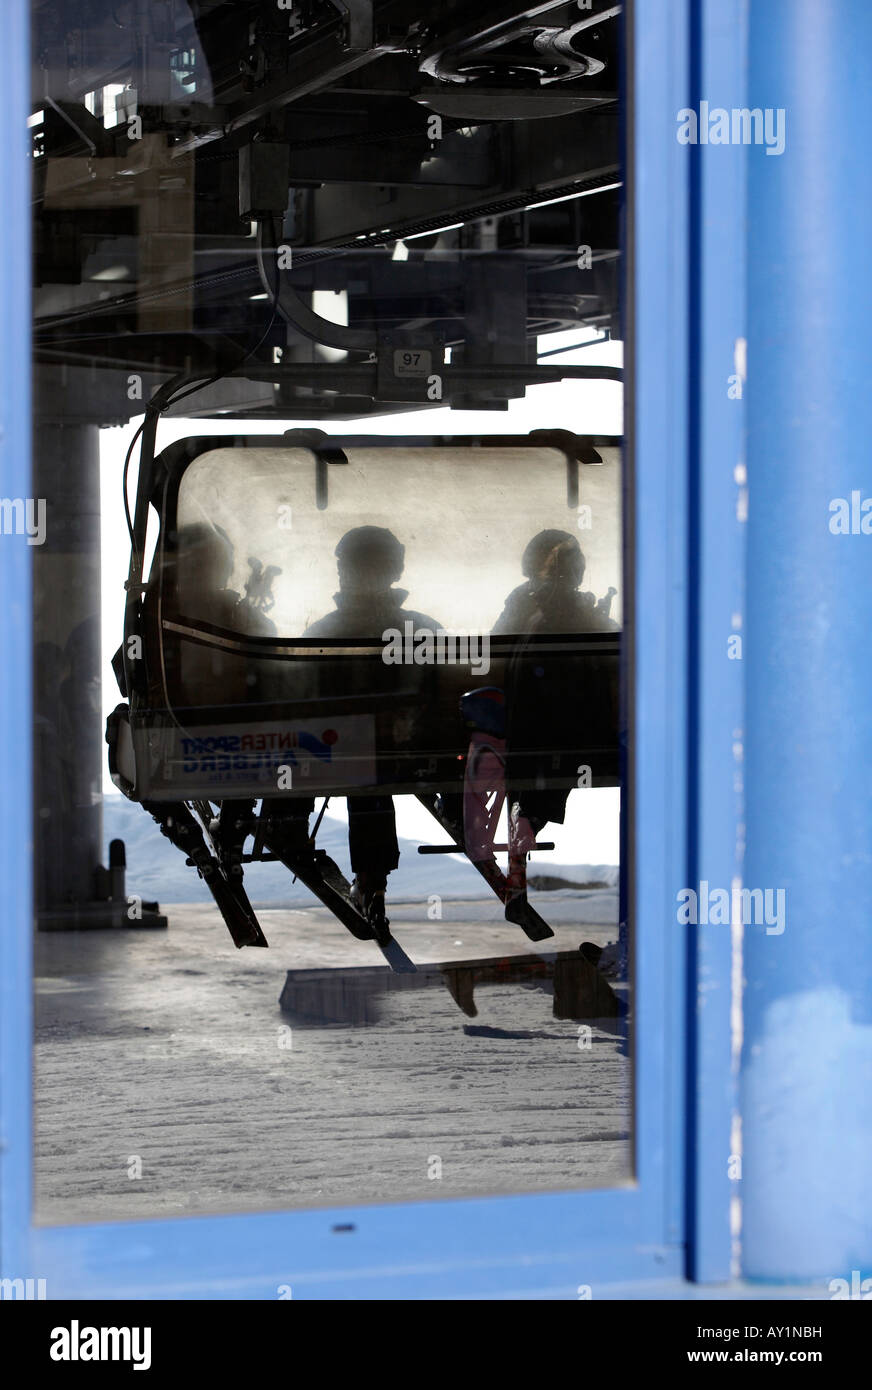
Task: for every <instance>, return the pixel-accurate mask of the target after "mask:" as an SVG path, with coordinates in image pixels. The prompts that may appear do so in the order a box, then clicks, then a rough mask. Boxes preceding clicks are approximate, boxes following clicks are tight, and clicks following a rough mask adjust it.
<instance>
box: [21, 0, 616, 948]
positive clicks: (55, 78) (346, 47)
mask: <svg viewBox="0 0 872 1390" xmlns="http://www.w3.org/2000/svg"><path fill="white" fill-rule="evenodd" d="M618 15H619V7H618V6H615V5H608V4H606V3H604V0H592V4H591V6H590V8H587V7H586V6H585V7H582V6H580V5H578V4H576V3H575V2H574V0H572V3H570V0H545V3H539V4H536V5H523V4H521V3H518V2H517V0H502V3H500V4H471V3H468V0H444V3H441V4H440V5H439V6H438V7H434V6H432V5H427V4H425V3H423V0H287V3H284V2H283V0H234V3H227V0H34V4H33V42H32V60H33V113H34V114H33V118H32V134H33V151H32V153H33V176H34V185H33V196H34V217H35V228H34V282H35V300H34V310H35V328H34V345H35V359H36V361H35V394H36V401H35V407H36V427H35V463H34V467H35V478H36V481H35V485H34V486H35V494H36V495H37V496H42V497H45V498H46V499H47V501H48V502H49V507H50V510H51V511H52V512H53V515H55V516H64V517H66V518H68V522H67V524H66V526H65V529H63V530H61V529H60V528H56V529H55V530H54V532H53V535H52V540H51V543H50V544H48V543H47V544H46V545H45V546H44V547H41V548H39V549H37V551H36V552H35V596H36V610H37V617H36V623H37V642H38V648H37V659H38V660H39V661H41V662H42V663H43V666H44V671H43V672H41V674H40V677H39V678H38V680H37V687H38V690H39V695H38V701H39V704H38V709H37V717H38V722H37V729H38V741H37V749H36V759H37V783H36V785H37V794H36V807H35V815H36V836H37V843H38V844H39V846H40V860H41V862H42V863H44V864H48V863H51V864H53V865H54V866H55V867H54V870H53V872H52V874H46V875H44V876H43V875H41V876H40V877H41V882H42V884H43V887H42V888H41V898H40V911H41V914H42V918H43V920H44V923H45V924H47V925H48V924H58V923H59V922H63V921H64V920H65V917H66V918H70V919H71V920H75V921H76V922H78V923H79V924H80V925H81V924H87V922H88V921H89V920H93V921H105V920H109V919H111V920H115V919H116V918H117V916H118V912H119V911H120V910H121V909H122V908H123V903H121V904H119V903H117V902H116V903H115V904H114V905H110V906H108V907H107V906H106V904H107V902H109V901H110V890H109V888H108V887H107V884H108V881H109V876H108V875H107V874H106V873H105V871H103V872H102V873H101V874H100V873H98V874H96V878H95V871H96V869H97V866H98V865H99V861H100V858H101V849H102V847H101V838H102V836H101V824H100V791H99V789H100V767H101V761H102V748H101V746H100V737H99V734H98V730H99V728H100V724H99V707H100V664H99V636H98V634H99V621H98V616H97V615H98V614H99V546H100V533H99V489H98V468H97V465H98V448H97V445H98V435H97V429H96V427H97V426H106V425H112V424H115V425H117V424H122V423H125V422H126V421H127V420H128V419H130V418H132V417H135V416H138V415H141V414H142V412H143V410H144V409H145V406H146V404H147V403H148V401H149V400H150V399H151V397H152V396H153V394H154V393H155V392H156V391H158V390H159V388H163V395H162V398H161V399H162V401H163V402H168V404H167V407H166V413H167V414H169V415H172V414H174V413H177V414H183V415H203V416H209V415H212V416H214V415H222V416H227V417H231V418H258V417H260V418H277V419H294V420H300V421H305V420H307V419H311V420H323V419H325V418H328V417H329V418H334V419H356V418H361V417H364V416H366V415H368V414H376V413H377V414H384V413H385V412H387V411H410V410H421V409H426V408H434V407H437V406H443V407H444V406H446V405H449V406H452V407H454V408H457V409H471V408H472V409H479V410H480V409H487V410H497V411H501V410H505V409H506V408H507V405H508V402H509V400H511V399H513V398H517V397H519V396H523V394H524V391H525V388H526V386H527V385H529V384H532V383H536V382H542V381H553V380H558V379H560V377H561V376H564V375H569V374H571V369H566V368H562V367H561V366H560V358H559V356H558V357H557V358H554V357H551V358H548V359H547V360H546V361H543V362H542V364H541V365H540V364H539V363H538V361H537V352H536V341H537V338H538V337H539V336H541V335H543V334H546V333H548V332H555V331H558V330H565V329H569V328H572V329H577V328H578V329H582V330H585V331H589V330H595V331H597V332H611V331H612V330H613V329H617V327H618V313H619V281H618V244H619V240H618V236H619V231H618V199H617V191H616V190H617V187H618V185H619V182H620V177H621V175H620V156H619V132H618V107H617V82H618V72H617V51H618V50H617V26H618ZM582 194H583V195H587V196H577V195H582ZM324 292H332V293H333V295H334V296H336V299H335V301H333V302H336V303H340V304H341V306H342V310H341V313H340V317H341V318H342V319H343V322H341V323H337V322H333V321H332V320H329V319H327V318H326V317H325V316H324V313H323V312H322V309H321V304H322V296H323V293H324ZM581 336H584V331H583V332H582V334H581ZM408 351H411V352H414V353H415V354H416V355H418V356H419V357H420V359H421V361H422V362H423V363H424V368H423V369H422V370H420V371H418V372H416V373H414V374H412V375H408V374H406V373H405V372H404V371H403V370H402V360H403V354H404V352H408ZM587 370H588V372H589V371H590V369H587ZM246 371H248V373H249V374H248V375H246ZM576 373H577V374H578V375H582V374H583V370H582V369H576ZM602 375H606V373H605V372H603V373H602ZM182 379H184V381H187V382H190V383H200V389H199V390H198V391H197V392H196V394H192V395H191V396H190V399H185V400H184V401H182V400H178V401H176V402H175V403H173V402H174V396H173V394H172V387H170V386H169V385H168V383H170V382H173V381H176V380H180V381H181V380H182ZM179 395H180V392H179ZM119 483H120V480H119ZM60 576H64V581H63V583H61V584H59V577H60ZM70 594H72V598H70ZM119 616H120V614H119ZM43 676H44V677H45V678H43ZM71 712H72V714H71ZM71 717H72V718H73V719H74V721H75V725H74V727H71V725H70V720H71ZM65 730H66V732H65ZM64 738H66V739H67V740H70V739H72V738H75V740H76V756H75V758H72V757H70V758H69V759H68V760H67V761H68V764H69V766H68V775H67V779H66V782H65V784H64V785H63V786H60V785H58V773H57V767H58V765H59V764H58V748H59V747H61V753H62V746H61V745H62V744H63V740H64ZM116 878H117V875H116ZM107 914H108V916H107Z"/></svg>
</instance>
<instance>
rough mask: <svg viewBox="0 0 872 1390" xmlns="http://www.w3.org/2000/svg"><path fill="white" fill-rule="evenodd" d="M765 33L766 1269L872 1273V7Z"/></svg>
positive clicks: (760, 417)
mask: <svg viewBox="0 0 872 1390" xmlns="http://www.w3.org/2000/svg"><path fill="white" fill-rule="evenodd" d="M750 55H751V66H750V92H749V95H750V101H749V105H750V106H751V107H758V106H759V107H761V108H763V109H764V110H765V109H766V108H771V109H772V110H773V111H774V112H776V113H777V111H778V109H779V108H780V109H782V110H783V111H784V114H785V121H786V147H785V149H784V152H783V153H782V154H774V153H773V154H767V153H766V151H765V149H764V148H763V147H759V148H757V147H755V148H752V149H751V150H750V151H749V153H750V173H749V228H748V255H749V309H750V313H749V388H748V462H749V487H750V514H749V534H748V543H749V557H748V575H749V598H748V621H747V642H746V646H745V664H746V680H747V704H748V737H747V751H746V765H747V772H746V795H747V806H748V815H747V826H748V855H747V871H746V875H745V882H746V885H747V886H748V887H751V888H758V887H759V888H764V889H766V888H768V889H772V890H778V889H784V890H785V891H786V922H785V925H784V930H783V932H781V933H779V931H778V927H779V922H778V921H776V922H774V923H771V924H769V925H768V926H767V925H764V926H750V927H748V928H747V929H746V936H745V975H746V981H747V983H746V996H745V997H746V1014H745V1053H744V1062H743V1135H744V1148H745V1159H744V1194H743V1203H744V1236H743V1242H744V1270H745V1273H746V1274H747V1275H748V1276H750V1277H752V1278H764V1279H778V1278H791V1279H806V1280H828V1279H831V1278H835V1277H838V1276H842V1277H844V1276H846V1275H847V1276H850V1273H851V1271H852V1270H857V1271H860V1272H862V1274H863V1276H864V1277H870V1276H872V1175H870V1164H872V1008H870V1005H872V790H870V788H872V714H870V695H872V534H870V531H872V500H870V499H872V455H870V440H872V386H870V382H872V254H870V236H869V208H870V206H872V162H870V160H869V151H868V141H869V91H870V89H872V7H870V5H869V3H868V0H828V3H827V4H824V5H822V4H820V3H818V0H767V3H766V4H755V5H752V6H751V28H750ZM775 119H777V117H773V126H772V128H773V129H774V128H775V126H774V121H775ZM776 148H777V146H776ZM840 498H841V499H843V501H844V508H842V507H841V506H840V505H839V503H838V502H837V499H840ZM864 502H865V506H866V511H865V512H863V511H862V510H861V508H862V507H863V505H864ZM843 512H844V513H845V514H846V518H847V520H846V527H847V529H846V530H845V531H843V532H839V531H838V530H837V527H838V526H839V524H844V523H840V518H841V517H842V514H843ZM852 512H853V515H852ZM864 526H865V533H864V530H863V527H864ZM858 532H859V533H858ZM775 906H776V912H777V904H776V905H775ZM770 915H772V916H775V915H776V913H775V912H773V913H772V914H770Z"/></svg>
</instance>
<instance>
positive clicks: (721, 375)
mask: <svg viewBox="0 0 872 1390" xmlns="http://www.w3.org/2000/svg"><path fill="white" fill-rule="evenodd" d="M694 16H695V24H694V26H693V28H692V31H691V38H692V42H693V49H694V64H693V72H692V106H693V107H694V108H695V109H697V110H698V109H699V103H701V102H703V101H706V102H708V103H709V107H710V108H712V109H715V108H726V109H728V110H731V109H732V108H733V107H741V106H743V105H744V99H745V81H746V75H747V74H746V51H747V50H746V44H747V21H748V5H747V0H702V3H701V4H700V5H699V7H698V8H697V9H696V10H695V11H694ZM697 26H698V27H697ZM686 153H687V158H688V165H689V169H690V170H691V171H692V182H691V229H692V230H691V244H692V262H691V267H690V269H691V284H692V296H691V310H690V318H691V333H692V352H691V356H692V360H693V362H694V365H695V375H694V390H693V393H692V396H691V402H690V412H691V437H692V441H693V451H694V454H693V459H692V464H691V473H692V487H691V496H692V503H691V508H692V510H691V529H692V536H693V542H692V549H693V558H692V572H693V574H694V576H695V582H694V583H693V584H692V585H691V588H690V609H691V611H690V623H691V659H690V670H691V676H690V710H691V717H690V721H689V724H690V728H689V732H690V746H689V753H688V756H689V759H690V764H691V768H692V769H693V781H692V793H691V806H690V816H689V838H690V855H689V858H690V862H691V870H692V877H691V883H692V884H693V885H694V886H695V888H696V889H697V890H699V889H700V885H701V884H702V883H703V882H705V883H707V884H709V885H710V886H711V887H712V888H715V887H717V888H720V889H722V890H726V891H728V892H729V890H730V888H731V886H732V884H733V881H734V879H735V878H736V877H737V875H738V874H739V873H740V871H741V866H740V855H741V846H740V841H741V834H740V830H739V826H740V822H741V819H742V812H741V787H740V785H739V783H738V773H739V771H740V769H739V768H738V767H737V762H736V758H737V750H738V749H740V748H741V739H742V723H743V717H744V716H743V696H744V690H743V680H742V662H741V660H737V659H735V655H736V653H735V639H736V637H737V636H738V637H739V638H740V639H741V633H740V632H738V630H737V624H740V623H741V613H742V606H743V575H744V545H745V535H744V532H745V523H744V520H743V517H744V509H743V501H744V453H743V450H744V400H743V387H742V376H743V373H744V353H743V346H744V344H743V339H744V336H745V331H746V329H745V324H746V317H745V313H746V311H745V296H744V233H745V222H744V218H745V180H746V167H747V150H746V149H745V147H744V146H742V145H708V144H707V145H691V146H688V147H687V148H686ZM700 891H701V890H700ZM684 930H685V931H686V932H688V933H689V936H688V956H689V985H688V1039H689V1066H688V1103H687V1138H688V1147H689V1165H688V1167H689V1181H688V1185H687V1221H688V1274H689V1275H690V1277H691V1278H693V1279H696V1280H698V1281H701V1282H702V1281H715V1280H726V1279H728V1278H729V1277H730V1273H731V1270H732V1267H733V1249H732V1232H731V1223H730V1216H731V1207H732V1198H733V1197H734V1195H735V1194H736V1193H737V1191H738V1183H737V1178H738V1176H739V1169H738V1164H739V1162H740V1159H739V1156H738V1154H736V1153H735V1152H734V1148H735V1147H736V1145H735V1140H734V1135H733V1124H732V1121H733V1117H734V1110H735V1105H736V1098H735V1089H736V1087H735V1081H736V1076H735V1073H736V1070H737V1067H736V1063H737V1060H738V1059H737V1057H735V1056H734V1051H733V1037H732V1027H731V1024H732V1003H733V1000H732V989H731V984H732V974H733V972H732V939H731V931H730V927H729V926H727V925H723V924H715V923H710V922H708V921H700V922H698V923H697V924H695V925H691V926H687V927H685V928H684Z"/></svg>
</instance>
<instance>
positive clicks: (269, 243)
mask: <svg viewBox="0 0 872 1390" xmlns="http://www.w3.org/2000/svg"><path fill="white" fill-rule="evenodd" d="M279 230H280V227H279V219H278V218H276V217H264V218H261V219H260V221H259V222H258V227H257V268H258V271H259V273H260V279H261V284H262V285H263V287H264V289H265V290H266V292H267V294H268V295H269V297H270V299H271V300H273V301H274V303H275V305H276V307H277V308H278V312H279V313H280V314H281V316H282V318H283V319H284V320H285V322H286V323H288V324H290V326H291V327H292V328H296V329H297V330H298V332H300V333H302V334H303V335H304V337H306V338H312V339H313V340H314V341H315V342H316V343H321V344H322V345H323V346H325V347H334V348H346V349H349V350H350V351H352V352H354V351H357V352H375V351H376V348H377V346H378V340H377V336H376V334H375V333H374V332H373V331H372V330H371V329H368V328H348V327H346V326H345V325H344V324H341V323H333V322H331V320H330V319H325V318H323V317H322V316H321V315H320V314H316V313H315V311H314V310H313V309H311V308H310V307H309V305H308V304H306V303H305V302H304V301H303V300H302V299H301V298H300V296H299V295H298V294H297V292H296V290H294V289H293V288H292V287H291V286H290V285H289V284H288V282H287V280H286V278H285V277H284V276H283V275H282V272H281V270H280V269H279V265H278V258H277V254H276V253H277V251H278V247H279V244H280V243H279V237H278V232H279ZM270 258H271V259H272V261H273V263H274V281H275V282H273V277H271V276H270V269H269V265H268V260H269V259H270Z"/></svg>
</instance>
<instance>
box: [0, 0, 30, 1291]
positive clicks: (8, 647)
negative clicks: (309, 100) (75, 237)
mask: <svg viewBox="0 0 872 1390" xmlns="http://www.w3.org/2000/svg"><path fill="white" fill-rule="evenodd" d="M29 26H30V6H29V4H28V3H27V0H4V3H3V4H2V5H0V93H2V99H0V189H2V194H3V220H2V226H0V325H2V332H0V499H9V502H10V506H8V507H5V508H4V509H3V512H2V525H0V683H2V684H0V1165H2V1175H3V1183H2V1199H0V1270H2V1274H3V1276H4V1277H7V1278H27V1277H30V1276H34V1275H37V1276H38V1271H34V1270H32V1269H30V1268H28V1266H27V1253H26V1251H27V1245H26V1242H27V1230H28V1227H29V1224H30V1145H31V1133H30V1129H31V1126H30V1017H31V1005H30V999H31V967H30V950H31V945H30V942H31V935H30V931H31V792H30V768H31V764H30V740H31V727H32V717H31V707H30V651H31V609H30V550H29V548H28V544H27V536H26V535H24V534H20V533H19V519H20V517H21V509H19V508H18V507H17V506H16V503H17V502H18V501H20V502H21V503H24V502H25V501H26V499H27V498H28V497H29V495H30V272H29V267H30V161H29V159H28V136H29V131H28V129H27V118H28V116H29V115H30V64H29V51H28V50H29V43H28V37H29ZM23 529H24V527H23V526H22V527H21V530H22V531H23Z"/></svg>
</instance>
